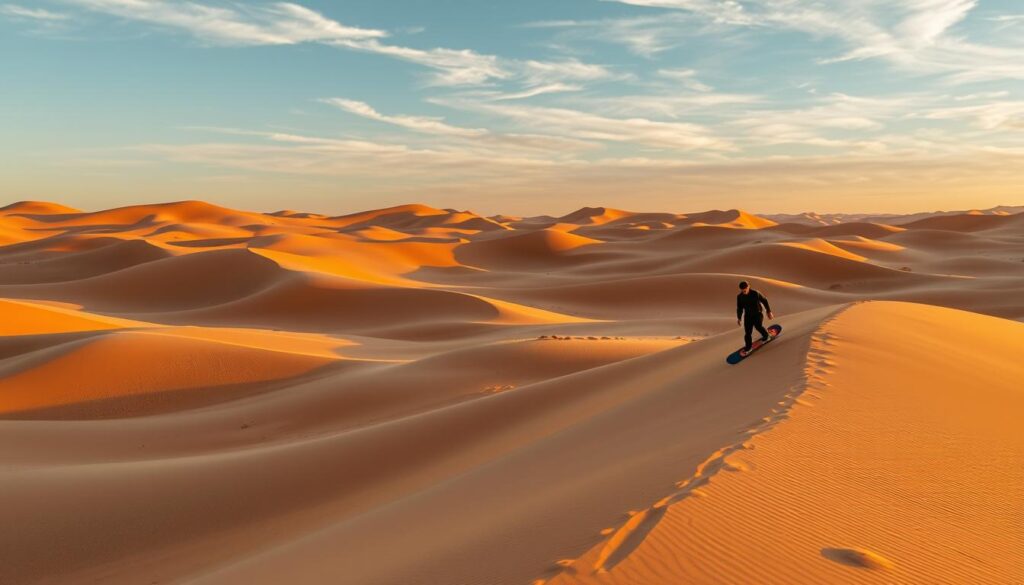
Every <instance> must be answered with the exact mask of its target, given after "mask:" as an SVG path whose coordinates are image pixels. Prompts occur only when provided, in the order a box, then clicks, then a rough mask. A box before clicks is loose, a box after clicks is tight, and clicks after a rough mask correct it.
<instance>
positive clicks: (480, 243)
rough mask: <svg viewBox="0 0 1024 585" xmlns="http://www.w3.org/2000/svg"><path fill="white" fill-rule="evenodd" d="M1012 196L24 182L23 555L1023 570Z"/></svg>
mask: <svg viewBox="0 0 1024 585" xmlns="http://www.w3.org/2000/svg"><path fill="white" fill-rule="evenodd" d="M990 211H991V210H990ZM990 211H986V212H984V213H960V214H944V213H936V214H931V215H928V216H922V215H914V216H908V217H907V218H905V219H904V221H900V220H899V218H895V217H889V216H886V217H869V216H866V215H861V216H850V217H843V216H831V215H818V214H812V213H808V214H802V215H798V216H773V217H764V216H758V215H754V214H750V213H747V212H744V211H741V210H725V211H720V210H715V211H708V212H701V213H651V212H630V211H624V210H620V209H612V208H607V207H585V208H582V209H580V210H577V211H575V212H572V213H569V214H565V215H562V216H559V217H554V216H535V217H513V216H504V215H495V216H491V217H484V216H481V215H478V214H476V213H474V212H472V211H467V210H455V209H440V208H435V207H431V206H428V205H422V204H410V205H402V206H396V207H391V208H387V209H380V210H372V211H365V212H359V213H354V214H348V215H341V216H328V215H325V214H317V213H307V212H303V211H297V210H282V211H277V212H273V213H259V212H250V211H240V210H233V209H227V208H224V207H220V206H216V205H211V204H208V203H203V202H198V201H183V202H175V203H168V204H151V205H137V206H129V207H122V208H118V209H111V210H101V211H79V210H76V209H72V208H69V207H65V206H62V205H59V204H51V203H44V202H19V203H15V204H11V205H8V206H6V207H4V208H0V264H2V265H3V267H4V268H5V270H3V271H0V331H2V332H3V336H2V337H0V502H2V503H3V504H4V505H3V506H0V522H2V523H3V525H4V526H5V527H8V529H7V530H4V531H0V551H3V553H4V554H3V560H4V562H3V563H0V583H17V584H23V583H24V584H33V583H57V584H63V583H74V584H88V583H103V584H113V585H117V584H131V585H135V584H137V583H189V584H234V583H254V584H260V583H267V584H277V583H282V582H294V583H354V584H392V583H430V584H433V583H438V584H452V583H466V584H473V583H479V584H485V583H488V584H489V583H509V584H515V583H523V584H527V583H532V584H539V583H547V584H561V583H609V584H613V583H624V584H639V585H644V584H653V585H660V584H675V583H709V584H710V583H715V584H717V583H968V582H969V583H1014V582H1024V554H1022V553H1021V551H1022V550H1024V530H1022V528H1021V527H1022V526H1024V508H1022V507H1021V505H1020V502H1022V501H1024V475H1022V472H1021V470H1022V469H1024V465H1022V464H1024V441H1022V435H1021V433H1020V432H1019V431H1017V430H1016V429H1017V426H1018V424H1017V421H1018V420H1019V419H1020V418H1021V416H1022V415H1024V393H1022V391H1021V389H1020V387H1021V385H1020V383H1019V380H1020V379H1021V378H1022V377H1024V369H1022V366H1021V364H1022V363H1024V362H1022V361H1021V360H1020V359H1019V356H1018V355H1017V354H1018V353H1019V351H1015V349H1017V348H1019V347H1020V345H1021V343H1020V339H1021V338H1022V337H1021V336H1022V335H1024V324H1022V323H1020V322H1019V321H1024V297H1022V295H1021V291H1024V214H1018V215H1013V214H1012V213H1011V210H1010V208H1007V210H995V211H991V212H990ZM996 211H1000V212H999V213H996ZM773 218H774V219H773ZM740 279H746V280H749V281H750V282H751V283H753V285H754V286H755V287H756V288H757V289H758V290H760V291H762V292H763V293H765V294H766V295H767V296H768V298H769V299H770V300H771V302H772V305H773V308H774V309H775V312H776V314H777V315H776V316H777V318H778V322H779V323H781V324H782V325H783V326H784V328H785V329H784V332H783V335H782V337H780V338H779V339H777V340H776V341H774V342H772V344H770V345H769V346H768V347H766V348H765V349H763V350H762V351H761V352H759V353H758V354H756V355H755V356H753V357H751V358H749V359H748V360H746V361H743V362H741V363H740V364H738V365H736V366H729V365H727V364H726V363H725V361H724V359H725V356H726V355H728V354H729V353H730V352H732V351H733V350H735V349H736V348H737V347H738V346H739V344H740V343H741V339H740V338H741V335H742V334H741V332H739V330H738V329H737V328H736V322H735V293H736V283H737V281H739V280H740Z"/></svg>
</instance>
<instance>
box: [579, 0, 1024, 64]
mask: <svg viewBox="0 0 1024 585" xmlns="http://www.w3.org/2000/svg"><path fill="white" fill-rule="evenodd" d="M606 1H611V2H618V3H621V4H629V5H634V6H643V7H648V8H657V9H667V10H670V11H678V12H680V13H683V14H686V15H690V16H693V17H697V18H699V19H701V21H702V22H703V23H704V24H705V25H707V26H716V27H747V28H762V29H764V30H778V29H786V30H793V31H798V32H802V33H805V34H807V35H809V36H811V37H815V38H823V37H829V38H834V39H838V40H839V41H841V42H842V43H843V44H844V45H846V47H847V49H846V50H845V51H844V52H842V53H840V54H838V55H830V56H823V57H822V58H821V59H820V63H822V64H830V63H837V62H843V61H853V60H864V59H885V60H888V61H890V62H891V63H893V64H895V65H897V66H900V67H902V68H903V69H905V70H907V71H912V72H915V73H919V74H935V73H946V74H950V79H951V80H952V81H955V82H971V81H981V80H989V79H1002V78H1007V77H1011V78H1016V79H1024V60H1022V59H1020V54H1021V48H1020V47H1017V48H1000V47H995V46H990V45H984V44H980V43H973V42H970V41H967V40H965V39H964V38H963V37H962V36H958V35H954V34H951V30H952V29H953V27H955V26H956V25H958V24H959V23H961V22H962V21H963V20H964V19H965V18H966V17H967V15H968V14H969V13H970V11H971V10H972V9H973V8H974V7H975V6H976V5H977V0H907V1H905V2H900V3H899V4H898V5H896V6H894V5H893V4H892V3H890V2H884V1H882V0H836V1H835V2H829V3H822V2H817V1H814V0H788V1H784V2H780V1H777V0H745V1H743V2H740V1H738V0H735V1H733V0H725V1H711V0H606ZM1009 16H1010V18H1009V19H1006V20H1004V21H1000V22H1011V21H1012V19H1013V17H1014V16H1015V15H1009ZM640 18H644V17H640ZM566 24H567V23H563V25H566ZM576 24H577V25H587V26H591V25H592V24H593V23H592V22H591V23H576ZM607 26H609V27H610V28H612V29H613V30H614V29H618V30H619V31H620V32H622V31H625V32H626V33H628V34H617V35H616V34H613V35H612V38H619V39H620V40H621V41H622V42H624V43H626V44H628V45H629V46H631V47H633V48H634V49H636V48H637V47H644V46H648V47H650V49H651V50H652V51H653V50H657V49H658V48H659V47H663V46H671V40H670V39H671V38H672V37H671V35H672V34H673V31H672V30H669V29H666V27H665V26H664V25H663V24H662V23H660V22H658V21H657V20H654V21H652V20H638V19H637V18H633V17H630V18H623V19H619V22H618V23H617V24H611V25H607ZM688 33H689V34H692V33H693V30H692V29H680V28H678V27H677V29H676V30H675V31H674V34H675V36H676V38H679V37H681V36H683V35H686V34H688ZM631 35H632V36H631ZM651 35H654V38H656V39H657V41H655V40H653V39H652V38H651Z"/></svg>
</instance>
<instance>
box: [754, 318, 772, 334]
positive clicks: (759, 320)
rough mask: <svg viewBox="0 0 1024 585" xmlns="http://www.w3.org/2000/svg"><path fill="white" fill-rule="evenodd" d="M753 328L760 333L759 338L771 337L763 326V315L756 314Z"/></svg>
mask: <svg viewBox="0 0 1024 585" xmlns="http://www.w3.org/2000/svg"><path fill="white" fill-rule="evenodd" d="M754 328H755V329H757V332H758V333H760V334H761V339H768V338H769V337H771V336H770V335H768V330H767V329H765V328H764V315H758V316H757V317H756V318H755V319H754Z"/></svg>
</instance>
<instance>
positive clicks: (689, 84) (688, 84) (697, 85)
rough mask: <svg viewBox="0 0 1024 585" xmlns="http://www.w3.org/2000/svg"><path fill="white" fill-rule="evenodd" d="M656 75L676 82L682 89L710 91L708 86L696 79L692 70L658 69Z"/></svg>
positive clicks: (695, 74)
mask: <svg viewBox="0 0 1024 585" xmlns="http://www.w3.org/2000/svg"><path fill="white" fill-rule="evenodd" d="M658 75H659V76H661V77H666V78H668V79H672V80H674V81H678V82H679V83H680V84H681V85H682V86H683V87H685V88H687V89H692V90H694V91H711V90H712V89H713V88H712V87H711V86H710V85H707V84H705V83H701V82H700V81H698V80H697V79H696V76H697V72H696V71H694V70H693V69H659V70H658Z"/></svg>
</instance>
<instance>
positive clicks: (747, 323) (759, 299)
mask: <svg viewBox="0 0 1024 585" xmlns="http://www.w3.org/2000/svg"><path fill="white" fill-rule="evenodd" d="M761 305H764V308H765V310H766V311H768V318H769V319H774V318H775V315H773V314H772V308H771V306H770V305H769V304H768V299H767V298H765V296H764V295H763V294H761V293H759V292H757V291H756V290H754V289H752V288H750V284H749V283H748V282H747V281H745V280H744V281H742V282H740V294H738V295H736V324H737V325H739V324H740V320H742V321H743V349H742V350H741V352H742V354H743V355H746V354H748V353H750V348H751V346H752V345H753V339H752V332H753V330H754V329H757V332H758V333H760V334H761V343H767V342H768V341H771V339H772V337H771V335H769V334H768V331H767V330H766V329H765V328H764V315H763V314H762V313H761Z"/></svg>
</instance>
